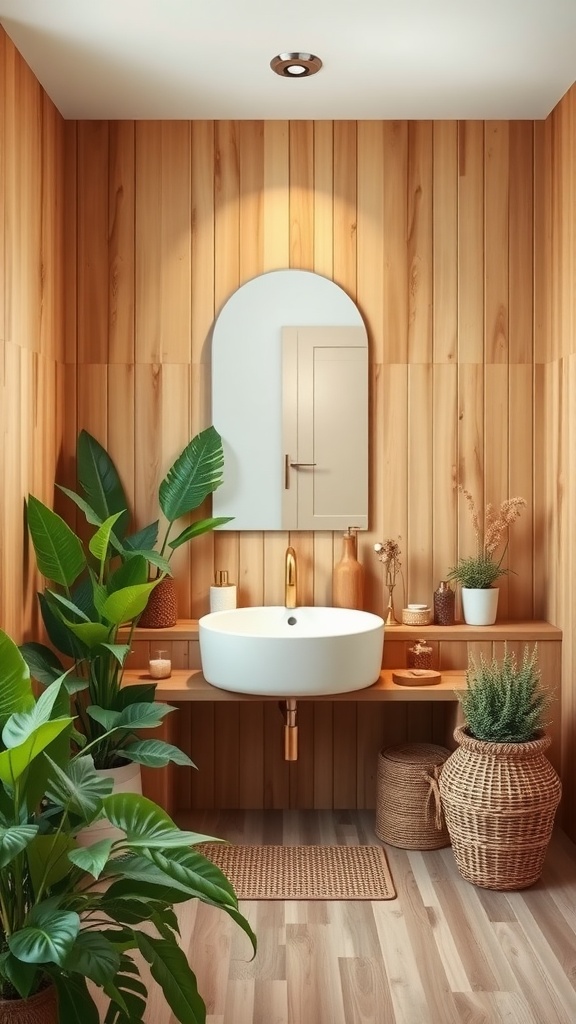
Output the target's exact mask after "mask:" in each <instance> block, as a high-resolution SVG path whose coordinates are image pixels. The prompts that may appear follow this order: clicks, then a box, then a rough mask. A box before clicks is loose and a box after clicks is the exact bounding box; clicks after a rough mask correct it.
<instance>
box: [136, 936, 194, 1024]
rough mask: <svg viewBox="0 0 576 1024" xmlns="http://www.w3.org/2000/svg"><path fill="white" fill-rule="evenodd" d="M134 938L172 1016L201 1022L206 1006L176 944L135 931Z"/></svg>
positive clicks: (187, 1023) (183, 1022)
mask: <svg viewBox="0 0 576 1024" xmlns="http://www.w3.org/2000/svg"><path fill="white" fill-rule="evenodd" d="M137 939H138V947H139V949H140V952H141V953H142V955H143V956H144V957H145V959H146V960H147V961H148V963H149V964H150V973H151V975H152V977H153V978H154V981H156V982H157V983H158V985H160V987H161V989H162V992H163V993H164V997H165V999H166V1002H167V1003H168V1005H169V1007H170V1009H171V1010H172V1012H173V1014H174V1015H175V1017H176V1019H177V1020H179V1021H180V1024H205V1021H206V1007H205V1005H204V1002H203V1000H202V999H201V998H200V995H199V993H198V988H197V985H196V977H195V975H194V973H193V971H191V969H190V966H189V964H188V961H187V959H186V957H185V956H184V953H183V951H182V950H181V949H180V947H179V946H177V945H176V943H175V942H167V941H166V939H156V938H154V937H153V936H151V935H143V934H138V935H137Z"/></svg>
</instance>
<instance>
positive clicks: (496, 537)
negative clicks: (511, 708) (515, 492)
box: [447, 486, 526, 626]
mask: <svg viewBox="0 0 576 1024" xmlns="http://www.w3.org/2000/svg"><path fill="white" fill-rule="evenodd" d="M459 490H460V491H461V492H462V494H463V495H464V497H465V499H466V502H467V504H468V508H469V510H470V513H471V516H472V525H473V527H474V533H475V534H476V554H474V555H469V556H467V557H465V558H459V559H458V562H457V564H456V565H454V566H452V568H451V569H450V570H449V572H448V574H447V579H449V580H454V582H455V583H459V584H460V588H461V597H462V613H463V616H464V621H465V622H467V623H468V624H469V625H471V626H491V625H492V624H493V623H494V622H495V621H496V615H497V611H498V593H499V591H498V587H495V586H494V584H495V582H496V580H498V579H500V577H501V576H505V575H506V574H507V573H508V572H509V571H510V570H509V569H507V568H506V566H504V565H503V564H502V563H503V560H504V555H505V554H506V549H507V547H508V532H507V531H508V528H509V527H510V526H511V525H512V523H513V522H515V520H516V519H517V518H518V516H519V515H520V513H521V511H522V509H523V508H524V507H525V505H526V500H525V499H524V498H507V499H506V501H503V502H502V504H501V505H500V508H499V509H498V510H496V509H495V508H494V506H493V505H492V504H488V505H486V508H485V510H484V517H483V522H482V523H481V522H480V516H479V514H478V511H477V509H476V504H475V502H474V498H473V497H472V495H471V493H470V491H467V490H466V489H465V488H464V487H462V486H460V488H459ZM502 545H503V548H502V551H501V554H500V556H499V557H498V556H497V552H498V549H499V548H500V547H502Z"/></svg>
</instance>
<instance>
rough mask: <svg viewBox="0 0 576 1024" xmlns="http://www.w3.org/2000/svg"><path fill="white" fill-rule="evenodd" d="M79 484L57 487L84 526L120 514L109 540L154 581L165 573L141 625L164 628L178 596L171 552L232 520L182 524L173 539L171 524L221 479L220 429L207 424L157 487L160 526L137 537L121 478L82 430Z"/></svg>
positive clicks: (195, 506) (152, 525)
mask: <svg viewBox="0 0 576 1024" xmlns="http://www.w3.org/2000/svg"><path fill="white" fill-rule="evenodd" d="M76 459H77V468H78V480H79V484H80V488H81V490H82V492H83V493H82V494H78V493H77V492H75V491H72V490H69V489H67V488H64V487H62V488H60V489H61V490H62V491H64V493H65V494H67V495H68V496H69V497H70V498H71V499H72V500H73V501H74V502H75V503H76V504H77V505H78V507H79V508H81V509H82V511H83V512H84V514H85V515H86V518H87V520H88V522H90V523H92V524H94V525H97V526H99V525H100V524H101V523H102V522H103V521H104V520H105V519H107V518H108V517H109V516H112V515H118V519H117V521H116V522H115V524H114V529H113V533H112V537H111V542H112V544H114V545H115V546H116V550H117V551H118V553H119V554H120V555H121V557H123V558H125V557H127V556H130V554H132V553H134V552H135V551H138V552H140V553H142V554H143V555H144V557H145V558H146V560H147V561H148V563H149V564H150V565H151V566H152V567H153V571H154V573H155V574H156V578H157V579H158V577H160V576H161V574H163V578H162V579H161V580H159V586H158V587H156V588H155V589H154V591H153V592H152V593H151V595H150V600H149V602H148V604H147V606H146V608H145V610H144V613H143V616H142V619H141V625H143V626H149V627H155V628H163V627H167V626H172V625H174V623H175V622H176V614H177V608H176V592H175V588H174V584H173V580H172V571H171V568H170V560H171V558H172V555H173V553H174V551H176V550H177V548H179V547H181V546H182V545H183V544H186V543H188V542H189V541H191V540H193V539H194V538H195V537H199V536H201V535H202V534H203V533H207V532H208V531H210V530H213V529H215V528H216V527H217V526H220V525H222V524H224V523H228V522H230V521H231V518H232V517H231V516H216V517H213V516H208V517H205V518H202V519H197V520H195V521H194V522H192V523H186V525H184V527H183V528H182V529H181V530H180V532H179V533H178V534H177V535H176V536H173V535H172V534H173V528H174V525H175V524H176V523H177V522H178V520H180V519H184V518H185V517H188V516H189V515H190V513H191V512H194V511H196V510H197V509H198V508H199V507H200V505H201V504H202V503H203V502H204V501H205V499H206V498H207V497H208V495H209V494H212V493H213V492H214V491H215V490H216V488H217V487H219V486H220V484H221V483H222V480H223V472H224V452H223V448H222V439H221V437H220V434H219V433H218V431H217V430H216V429H215V428H214V427H213V426H209V427H207V428H206V429H205V430H202V431H200V433H198V434H196V435H195V436H194V437H193V438H192V439H191V440H190V441H189V442H188V444H187V445H186V446H185V448H184V449H183V450H182V451H181V452H180V454H179V455H178V456H177V458H176V459H175V460H174V462H173V463H172V465H171V466H170V468H169V469H168V472H167V473H166V475H165V477H164V479H163V480H162V481H161V483H160V485H159V488H158V503H159V507H160V510H161V513H162V517H163V524H164V525H163V528H162V531H161V532H160V522H159V520H156V521H155V522H153V523H150V524H148V525H147V526H145V527H143V528H142V529H140V530H138V531H137V532H136V533H130V532H129V530H130V515H129V512H128V500H127V497H126V493H125V490H124V487H123V485H122V481H121V479H120V475H119V473H118V471H117V469H116V466H115V464H114V462H113V460H112V458H111V457H110V455H109V454H108V452H107V451H106V449H105V448H104V447H103V446H102V445H101V444H100V442H99V441H97V440H96V438H95V437H93V436H92V435H91V434H89V433H88V431H86V430H82V431H81V432H80V434H79V435H78V440H77V445H76Z"/></svg>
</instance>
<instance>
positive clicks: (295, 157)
mask: <svg viewBox="0 0 576 1024" xmlns="http://www.w3.org/2000/svg"><path fill="white" fill-rule="evenodd" d="M290 266H291V267H295V268H296V269H297V270H314V128H313V125H312V124H311V122H309V121H291V122H290Z"/></svg>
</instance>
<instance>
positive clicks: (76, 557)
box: [26, 494, 86, 587]
mask: <svg viewBox="0 0 576 1024" xmlns="http://www.w3.org/2000/svg"><path fill="white" fill-rule="evenodd" d="M26 508H27V516H28V529H29V531H30V536H31V538H32V544H33V545H34V551H35V552H36V561H37V563H38V569H39V570H40V572H41V573H42V575H43V576H45V577H46V579H48V580H51V581H52V582H53V583H58V584H60V586H62V587H71V586H72V584H73V583H74V581H75V580H76V579H78V577H79V575H80V573H81V572H82V571H83V570H84V568H85V567H86V557H85V555H84V551H83V550H82V544H81V543H80V540H79V539H78V537H77V536H76V534H75V533H74V532H73V530H71V529H70V527H69V526H68V524H67V523H65V522H64V520H63V519H62V518H61V516H59V515H56V513H55V512H53V511H52V509H51V508H48V506H47V505H44V503H43V502H41V501H39V500H38V498H35V497H34V495H33V494H31V495H30V496H29V498H28V502H27V506H26Z"/></svg>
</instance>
